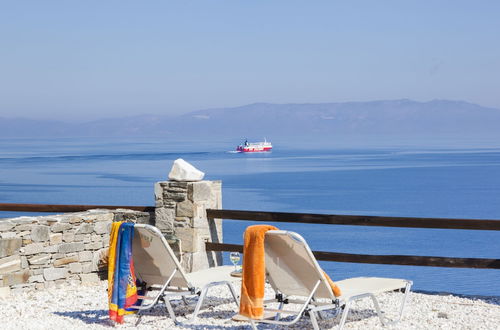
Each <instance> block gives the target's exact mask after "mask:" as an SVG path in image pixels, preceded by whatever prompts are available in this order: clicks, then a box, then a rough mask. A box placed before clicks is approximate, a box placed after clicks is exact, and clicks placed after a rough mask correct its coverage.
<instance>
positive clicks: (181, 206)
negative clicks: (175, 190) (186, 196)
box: [176, 200, 193, 217]
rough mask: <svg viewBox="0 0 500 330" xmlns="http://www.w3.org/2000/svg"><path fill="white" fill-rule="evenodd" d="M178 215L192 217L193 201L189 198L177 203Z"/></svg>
mask: <svg viewBox="0 0 500 330" xmlns="http://www.w3.org/2000/svg"><path fill="white" fill-rule="evenodd" d="M176 216H177V217H192V216H193V203H192V202H191V201H189V200H185V201H183V202H180V203H177V212H176Z"/></svg>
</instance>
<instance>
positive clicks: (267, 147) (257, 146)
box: [236, 139, 273, 152]
mask: <svg viewBox="0 0 500 330" xmlns="http://www.w3.org/2000/svg"><path fill="white" fill-rule="evenodd" d="M272 148H273V145H272V144H271V142H267V141H266V139H264V142H248V140H245V143H243V144H240V145H239V146H238V147H236V151H238V152H265V151H271V149H272Z"/></svg>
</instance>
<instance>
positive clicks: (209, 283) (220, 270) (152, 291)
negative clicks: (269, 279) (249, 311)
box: [132, 224, 239, 324]
mask: <svg viewBox="0 0 500 330" xmlns="http://www.w3.org/2000/svg"><path fill="white" fill-rule="evenodd" d="M132 253H133V259H134V266H135V274H136V276H137V278H138V279H139V280H140V281H142V282H144V283H145V287H146V288H147V289H148V292H147V293H148V294H145V295H144V296H141V297H139V298H143V299H144V302H143V303H142V305H141V306H133V308H135V309H138V310H145V309H150V308H152V307H153V306H155V305H156V304H157V303H158V302H159V301H160V300H162V301H164V302H165V305H166V308H167V311H168V314H169V315H170V317H171V318H172V320H173V321H174V322H175V323H176V324H177V323H178V322H177V320H176V317H175V313H174V310H173V308H172V304H171V302H170V299H172V298H174V297H179V296H180V297H181V298H182V300H183V301H184V303H186V304H187V300H186V297H190V296H192V297H196V298H198V302H197V304H196V307H195V309H194V313H193V316H192V317H191V319H190V320H188V321H186V322H190V321H193V320H194V319H195V318H196V316H197V315H198V312H199V311H200V308H201V306H202V304H203V300H204V298H205V296H206V294H207V291H208V289H209V288H211V287H213V286H217V285H226V286H227V287H228V288H229V290H230V292H231V294H232V296H233V299H234V301H235V303H236V305H238V303H239V301H238V297H237V295H236V292H235V290H234V287H233V285H232V284H231V282H233V281H235V280H237V279H235V278H234V277H231V276H230V273H231V271H232V270H233V267H232V266H220V267H213V268H209V269H204V270H200V271H197V272H193V273H186V272H185V271H184V269H183V268H182V266H181V264H180V262H179V260H178V259H177V257H176V256H175V254H174V252H173V251H172V249H171V248H170V246H169V245H168V243H167V241H166V239H165V238H164V237H163V235H162V233H161V232H160V231H159V230H158V228H156V227H154V226H150V225H145V224H136V225H135V226H134V239H133V244H132Z"/></svg>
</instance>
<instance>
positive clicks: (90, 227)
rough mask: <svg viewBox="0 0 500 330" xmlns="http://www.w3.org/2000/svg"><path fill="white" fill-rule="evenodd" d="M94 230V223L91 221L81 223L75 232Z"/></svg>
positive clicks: (77, 233)
mask: <svg viewBox="0 0 500 330" xmlns="http://www.w3.org/2000/svg"><path fill="white" fill-rule="evenodd" d="M93 231H94V225H93V224H91V223H83V224H81V225H80V226H79V227H78V229H77V230H76V232H75V234H76V235H79V234H90V233H91V232H93Z"/></svg>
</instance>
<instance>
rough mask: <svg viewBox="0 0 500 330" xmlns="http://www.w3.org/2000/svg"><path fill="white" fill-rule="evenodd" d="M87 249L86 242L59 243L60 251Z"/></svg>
mask: <svg viewBox="0 0 500 330" xmlns="http://www.w3.org/2000/svg"><path fill="white" fill-rule="evenodd" d="M83 250H85V244H83V243H81V242H75V243H63V244H61V245H59V249H58V252H59V253H69V252H80V251H83Z"/></svg>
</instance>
